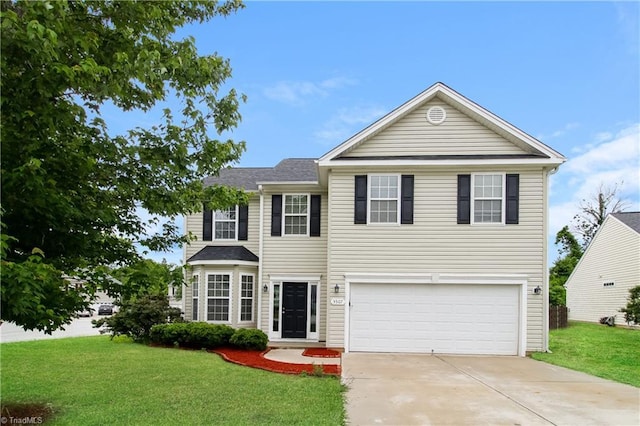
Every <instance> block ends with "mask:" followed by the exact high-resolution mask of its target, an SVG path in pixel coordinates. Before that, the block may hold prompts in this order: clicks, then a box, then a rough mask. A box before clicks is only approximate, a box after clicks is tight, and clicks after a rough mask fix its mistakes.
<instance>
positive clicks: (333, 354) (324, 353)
mask: <svg viewBox="0 0 640 426" xmlns="http://www.w3.org/2000/svg"><path fill="white" fill-rule="evenodd" d="M302 355H303V356H310V357H314V358H340V352H338V351H336V350H333V349H327V348H307V349H305V350H304V351H303V352H302Z"/></svg>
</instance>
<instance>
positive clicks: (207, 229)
mask: <svg viewBox="0 0 640 426" xmlns="http://www.w3.org/2000/svg"><path fill="white" fill-rule="evenodd" d="M212 240H213V211H211V210H208V209H207V208H206V207H205V209H204V211H203V212H202V241H212Z"/></svg>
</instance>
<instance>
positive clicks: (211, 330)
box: [150, 322, 233, 349]
mask: <svg viewBox="0 0 640 426" xmlns="http://www.w3.org/2000/svg"><path fill="white" fill-rule="evenodd" d="M232 335H233V328H231V327H229V326H228V325H225V324H208V323H206V322H183V323H173V324H158V325H154V326H153V327H152V328H151V333H150V342H151V343H157V344H161V345H169V346H179V347H183V348H193V349H203V348H204V349H213V348H217V347H220V346H226V345H228V344H229V339H230V338H231V336H232Z"/></svg>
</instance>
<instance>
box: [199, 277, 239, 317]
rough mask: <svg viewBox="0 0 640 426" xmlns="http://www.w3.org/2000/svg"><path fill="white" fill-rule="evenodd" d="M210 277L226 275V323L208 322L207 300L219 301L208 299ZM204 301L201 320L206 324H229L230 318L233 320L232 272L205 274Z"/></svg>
mask: <svg viewBox="0 0 640 426" xmlns="http://www.w3.org/2000/svg"><path fill="white" fill-rule="evenodd" d="M211 275H228V276H229V315H228V318H227V320H226V321H216V320H210V319H209V299H220V298H218V297H209V277H210V276H211ZM204 290H205V293H204V299H205V303H204V308H205V309H204V311H203V318H204V320H205V321H206V322H209V323H212V324H231V323H232V321H231V318H233V303H232V301H233V272H231V271H216V272H207V274H206V280H205V283H204Z"/></svg>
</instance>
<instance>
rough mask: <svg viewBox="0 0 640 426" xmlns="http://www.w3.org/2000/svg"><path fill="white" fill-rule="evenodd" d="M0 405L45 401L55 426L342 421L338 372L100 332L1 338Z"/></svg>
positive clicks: (342, 412) (342, 411) (340, 386)
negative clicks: (302, 370) (260, 365)
mask: <svg viewBox="0 0 640 426" xmlns="http://www.w3.org/2000/svg"><path fill="white" fill-rule="evenodd" d="M0 361H1V362H0V377H1V379H2V380H1V381H2V385H1V395H2V404H3V405H4V404H7V403H12V404H16V403H42V404H52V406H53V408H54V411H55V417H54V418H53V421H52V424H56V425H67V424H68V425H77V424H83V425H97V424H137V425H147V424H148V425H164V424H224V425H227V424H278V425H282V424H317V425H323V424H326V425H339V424H343V422H344V409H343V399H342V392H343V387H342V385H341V384H340V380H339V379H337V378H329V377H323V378H317V377H300V376H288V375H282V374H276V373H270V372H266V371H262V370H256V369H252V368H248V367H242V366H238V365H234V364H229V363H227V362H225V361H223V360H222V359H221V358H220V357H219V356H218V355H215V354H211V353H207V352H204V351H187V350H178V349H165V348H152V347H148V346H144V345H138V344H134V343H129V342H125V341H111V340H109V338H108V337H106V336H97V337H82V338H70V339H58V340H41V341H35V342H20V343H3V344H1V345H0Z"/></svg>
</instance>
